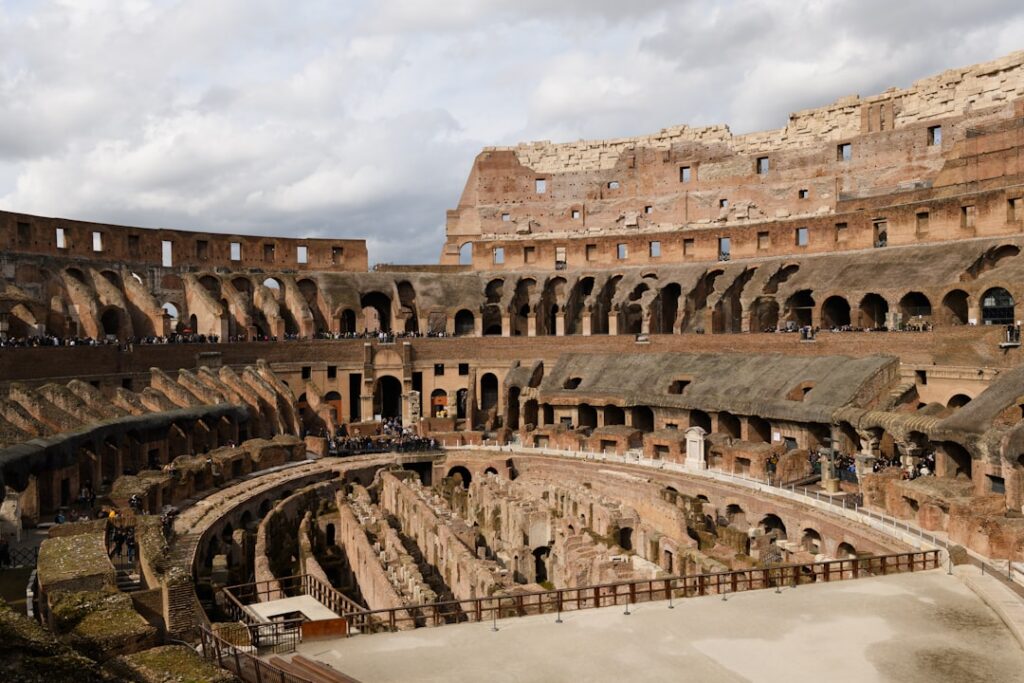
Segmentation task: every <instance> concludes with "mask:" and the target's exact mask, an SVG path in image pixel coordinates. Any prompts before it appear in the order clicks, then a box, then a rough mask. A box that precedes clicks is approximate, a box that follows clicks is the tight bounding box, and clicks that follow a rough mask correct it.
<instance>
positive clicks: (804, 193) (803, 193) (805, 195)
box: [797, 190, 811, 199]
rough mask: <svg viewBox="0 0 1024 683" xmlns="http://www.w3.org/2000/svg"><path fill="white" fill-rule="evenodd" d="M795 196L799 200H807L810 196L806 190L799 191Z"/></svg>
mask: <svg viewBox="0 0 1024 683" xmlns="http://www.w3.org/2000/svg"><path fill="white" fill-rule="evenodd" d="M797 196H798V197H799V198H800V199H807V198H808V197H810V196H811V193H810V192H808V191H807V190H800V191H799V192H797Z"/></svg>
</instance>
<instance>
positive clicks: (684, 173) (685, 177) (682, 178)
mask: <svg viewBox="0 0 1024 683" xmlns="http://www.w3.org/2000/svg"><path fill="white" fill-rule="evenodd" d="M690 177H691V176H690V167H689V166H680V167H679V182H681V183H688V182H690Z"/></svg>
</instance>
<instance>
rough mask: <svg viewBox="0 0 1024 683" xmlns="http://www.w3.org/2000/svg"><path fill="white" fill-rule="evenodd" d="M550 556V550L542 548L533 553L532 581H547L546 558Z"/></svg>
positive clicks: (545, 547)
mask: <svg viewBox="0 0 1024 683" xmlns="http://www.w3.org/2000/svg"><path fill="white" fill-rule="evenodd" d="M550 556H551V548H548V547H547V546H542V547H540V548H535V549H534V551H533V569H534V579H535V580H536V582H537V583H545V582H546V581H547V580H548V558H549V557H550Z"/></svg>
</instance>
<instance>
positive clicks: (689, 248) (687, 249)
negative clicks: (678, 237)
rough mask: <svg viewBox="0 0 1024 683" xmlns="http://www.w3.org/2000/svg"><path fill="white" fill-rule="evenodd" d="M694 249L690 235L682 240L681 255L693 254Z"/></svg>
mask: <svg viewBox="0 0 1024 683" xmlns="http://www.w3.org/2000/svg"><path fill="white" fill-rule="evenodd" d="M694 249H695V245H694V241H693V238H692V237H687V238H686V239H684V240H683V256H693V253H694Z"/></svg>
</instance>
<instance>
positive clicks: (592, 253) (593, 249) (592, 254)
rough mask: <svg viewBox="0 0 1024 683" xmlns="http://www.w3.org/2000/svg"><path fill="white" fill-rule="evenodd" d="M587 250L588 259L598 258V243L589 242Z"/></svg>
mask: <svg viewBox="0 0 1024 683" xmlns="http://www.w3.org/2000/svg"><path fill="white" fill-rule="evenodd" d="M585 252H586V255H587V260H588V261H593V260H595V259H596V258H597V245H596V244H588V245H587V247H586V249H585Z"/></svg>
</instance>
